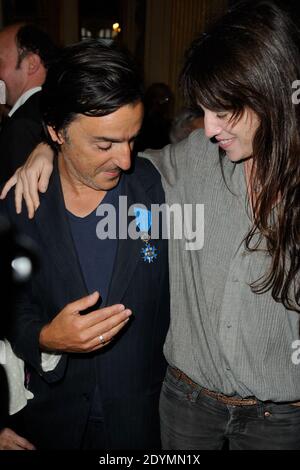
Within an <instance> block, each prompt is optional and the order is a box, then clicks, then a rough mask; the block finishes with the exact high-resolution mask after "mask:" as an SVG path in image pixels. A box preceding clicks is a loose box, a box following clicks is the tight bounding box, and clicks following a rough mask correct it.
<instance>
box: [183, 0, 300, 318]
mask: <svg viewBox="0 0 300 470" xmlns="http://www.w3.org/2000/svg"><path fill="white" fill-rule="evenodd" d="M296 80H300V36H299V32H298V29H297V27H296V26H295V24H294V23H293V22H292V21H291V19H290V18H289V17H288V16H287V14H286V13H285V12H283V11H282V10H281V9H280V8H278V7H277V6H276V5H274V3H271V2H265V1H261V2H256V3H255V2H253V3H251V4H249V2H248V3H244V4H240V5H239V6H238V7H236V8H235V9H233V10H231V11H229V12H228V13H227V14H226V15H225V16H224V17H223V18H221V20H219V22H218V23H217V24H216V25H215V26H214V27H213V28H212V29H211V31H210V32H208V33H207V34H204V35H202V36H201V37H200V38H199V39H197V40H196V41H195V42H194V43H193V44H192V46H191V48H190V50H189V51H188V53H187V56H186V61H185V65H184V68H183V72H182V75H181V84H182V86H183V90H184V93H185V95H186V97H188V98H189V100H190V101H191V103H192V104H194V105H199V104H201V105H202V106H204V107H206V108H208V109H211V110H213V111H221V110H230V111H233V119H239V117H240V116H241V115H242V113H243V112H244V110H245V108H247V107H248V108H251V109H252V110H253V111H254V112H255V113H256V114H257V115H258V117H259V119H260V125H259V127H258V129H257V131H256V133H255V136H254V140H253V170H252V173H251V177H250V184H251V187H252V188H259V192H258V197H257V199H256V201H253V204H254V205H253V226H252V228H251V230H250V232H249V233H248V235H247V236H246V238H245V242H246V246H247V248H248V249H249V250H257V249H259V245H260V243H254V240H255V238H254V235H255V234H257V233H259V234H260V241H261V240H262V239H263V238H264V239H265V240H266V243H267V250H268V252H269V254H270V256H271V266H270V269H269V270H268V272H266V273H265V275H264V276H263V277H262V278H260V279H258V280H257V281H256V282H254V283H253V284H252V285H251V288H252V290H253V291H254V292H256V293H263V292H266V291H269V290H271V293H272V297H273V298H274V299H275V300H276V301H278V302H282V303H283V304H284V306H285V307H286V308H287V309H291V310H295V311H298V312H300V304H299V301H300V275H299V273H300V107H299V105H298V104H297V96H296V95H297V90H295V89H293V86H295V85H297V83H295V81H296ZM293 84H294V85H293ZM299 84H300V82H299ZM298 88H299V86H298ZM295 100H296V101H295ZM293 101H294V102H293ZM299 101H300V100H299Z"/></svg>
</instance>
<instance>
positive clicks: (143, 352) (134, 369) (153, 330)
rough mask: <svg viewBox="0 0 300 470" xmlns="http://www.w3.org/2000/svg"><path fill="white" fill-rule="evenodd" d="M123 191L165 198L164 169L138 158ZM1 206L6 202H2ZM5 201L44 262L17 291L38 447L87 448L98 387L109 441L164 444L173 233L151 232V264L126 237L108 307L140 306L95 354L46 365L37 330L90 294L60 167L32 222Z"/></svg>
mask: <svg viewBox="0 0 300 470" xmlns="http://www.w3.org/2000/svg"><path fill="white" fill-rule="evenodd" d="M122 177H123V178H124V188H125V192H124V194H125V195H127V197H128V207H129V206H130V205H132V204H137V203H140V204H144V205H145V206H147V207H148V208H149V209H150V205H151V204H154V203H156V204H161V203H163V202H164V193H163V189H162V186H161V180H160V176H159V174H158V173H157V171H156V170H155V169H154V167H153V166H152V164H151V163H150V162H148V161H146V160H143V159H141V158H137V159H136V163H135V169H134V171H133V172H132V173H131V174H124V175H123V176H122ZM1 206H2V207H1ZM1 206H0V207H1V209H2V211H4V212H5V213H6V215H8V217H9V219H10V220H11V221H12V222H13V223H14V224H15V225H16V226H17V228H18V229H19V230H20V231H21V232H22V233H23V234H25V235H27V236H29V237H30V238H31V239H32V240H33V241H34V242H35V244H36V247H37V254H38V257H39V259H40V269H39V270H38V272H37V274H36V275H35V276H34V278H33V280H32V281H31V283H30V285H29V286H28V287H27V288H26V290H25V291H24V292H23V294H22V295H21V296H20V298H18V299H17V305H16V309H15V315H14V319H13V328H12V332H11V335H10V338H9V339H10V340H11V343H12V345H13V348H14V351H15V352H16V354H17V355H18V356H19V357H21V358H22V359H24V361H25V362H26V364H27V378H28V380H29V384H28V388H29V389H30V390H31V391H32V392H33V394H34V398H33V399H32V400H29V401H28V404H27V406H26V408H25V410H24V412H25V418H26V423H27V424H26V429H24V436H25V437H26V438H27V439H29V440H30V441H31V442H33V443H34V444H35V445H36V446H37V448H44V449H45V448H47V449H55V448H60V449H64V448H65V449H70V448H80V446H81V441H82V437H83V434H84V430H85V427H86V424H87V418H88V414H89V408H90V404H91V400H92V396H93V393H94V390H95V383H96V376H97V377H98V383H99V388H100V393H101V397H102V406H103V413H104V422H105V442H103V448H106V449H116V448H119V449H142V448H157V447H159V445H160V435H159V416H158V402H159V393H160V389H161V384H162V380H163V378H164V374H165V369H166V362H165V359H164V357H163V343H164V339H165V336H166V332H167V329H168V324H169V281H168V254H167V240H162V239H160V240H153V242H152V243H153V245H154V246H155V247H156V248H157V250H158V256H157V259H156V260H155V261H154V262H152V263H147V262H145V261H143V259H142V256H141V249H142V248H143V246H144V243H143V241H142V240H140V239H138V240H132V239H126V240H123V239H120V240H118V247H117V255H116V260H115V264H114V268H113V275H112V279H111V284H110V287H109V293H108V299H107V303H106V305H112V304H117V303H122V304H124V305H125V306H126V307H127V308H130V309H131V310H132V312H133V316H132V318H130V320H129V322H128V325H126V327H125V329H123V331H122V332H121V333H120V334H119V336H117V337H116V338H115V339H114V340H113V341H112V343H111V344H110V345H108V346H107V347H104V348H103V349H101V350H99V351H97V352H95V353H89V354H63V356H62V359H61V360H60V362H59V364H58V366H57V367H56V369H55V370H54V371H52V372H43V370H42V369H41V360H40V350H39V333H40V330H41V328H42V327H43V326H44V325H45V324H47V323H48V322H49V321H50V320H51V319H52V318H53V317H54V316H55V315H56V314H57V313H58V312H59V311H61V310H62V309H63V308H64V307H65V305H66V304H68V303H70V302H72V301H75V300H77V299H79V298H81V297H83V296H85V295H87V294H88V292H87V288H86V285H85V282H84V279H83V276H82V273H81V268H80V265H79V261H78V257H77V253H76V250H75V247H74V243H73V240H72V235H71V232H70V228H69V223H68V218H67V214H66V210H65V206H64V200H63V194H62V188H61V184H60V177H59V174H58V169H57V165H56V168H55V171H54V173H53V175H52V177H51V180H50V185H49V189H48V191H47V192H46V193H45V194H43V195H41V204H40V207H39V209H38V211H37V213H36V215H35V217H34V219H33V220H29V219H28V218H27V213H26V210H25V208H24V207H23V211H22V214H21V215H16V214H15V209H14V196H13V194H10V195H9V197H8V199H7V201H4V202H1Z"/></svg>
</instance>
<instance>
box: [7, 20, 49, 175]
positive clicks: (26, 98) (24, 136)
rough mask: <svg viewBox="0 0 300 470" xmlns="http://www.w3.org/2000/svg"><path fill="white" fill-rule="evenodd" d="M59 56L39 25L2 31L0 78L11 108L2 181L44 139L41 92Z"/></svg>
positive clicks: (18, 25) (11, 27) (25, 25)
mask: <svg viewBox="0 0 300 470" xmlns="http://www.w3.org/2000/svg"><path fill="white" fill-rule="evenodd" d="M56 55H57V48H56V47H55V46H54V44H53V43H52V41H51V39H50V38H49V36H48V35H47V34H46V33H44V32H43V31H41V30H40V29H38V28H37V27H36V26H33V25H29V24H19V23H18V24H13V25H10V26H7V27H6V28H4V29H2V31H0V80H2V81H3V82H4V83H5V94H6V105H7V106H9V107H10V111H9V112H8V118H7V119H6V120H5V123H4V124H3V126H2V129H1V132H0V183H1V182H4V181H5V180H6V179H7V178H8V177H10V176H11V175H12V174H13V173H14V172H15V170H16V169H17V168H18V167H19V166H20V165H22V163H23V162H24V160H25V158H26V156H27V155H28V152H29V153H30V152H31V151H32V150H33V149H34V147H35V146H36V145H37V143H39V142H40V141H41V135H42V132H43V128H42V117H41V112H40V94H41V93H40V92H41V89H42V85H43V83H44V81H45V79H46V75H47V70H48V67H49V65H50V63H51V62H52V61H53V60H54V58H55V57H56Z"/></svg>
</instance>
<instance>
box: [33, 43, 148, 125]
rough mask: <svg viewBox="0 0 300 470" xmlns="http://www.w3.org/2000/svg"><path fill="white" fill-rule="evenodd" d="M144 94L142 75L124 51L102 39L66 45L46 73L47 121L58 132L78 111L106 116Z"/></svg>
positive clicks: (45, 118)
mask: <svg viewBox="0 0 300 470" xmlns="http://www.w3.org/2000/svg"><path fill="white" fill-rule="evenodd" d="M142 96H143V89H142V84H141V80H140V76H139V74H138V72H137V69H136V66H135V64H134V62H133V61H132V59H131V57H130V56H129V55H128V54H127V53H126V52H125V51H122V50H120V49H118V48H117V47H116V46H115V45H106V44H104V43H103V42H102V41H100V40H86V41H82V42H80V43H77V44H72V45H71V46H68V47H66V48H65V49H64V50H63V51H62V53H61V54H60V56H59V58H58V59H57V60H56V62H55V63H54V64H53V65H52V66H51V68H50V70H49V72H48V74H47V79H46V82H45V84H44V86H43V91H42V99H41V106H42V113H43V118H44V123H45V125H50V126H52V127H53V128H54V129H55V130H56V132H58V131H60V130H64V129H65V128H66V127H67V126H68V125H69V124H70V123H71V122H72V121H73V120H74V119H75V118H76V115H78V114H84V115H85V116H105V115H107V114H111V113H113V112H114V111H116V110H117V109H119V108H120V107H122V106H124V105H127V104H131V103H135V102H137V101H139V100H141V99H142Z"/></svg>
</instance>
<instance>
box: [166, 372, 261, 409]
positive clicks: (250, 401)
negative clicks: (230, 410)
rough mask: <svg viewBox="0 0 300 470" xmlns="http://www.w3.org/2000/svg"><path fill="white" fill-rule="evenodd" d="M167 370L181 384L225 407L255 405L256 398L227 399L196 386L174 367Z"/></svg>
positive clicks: (220, 394)
mask: <svg viewBox="0 0 300 470" xmlns="http://www.w3.org/2000/svg"><path fill="white" fill-rule="evenodd" d="M169 370H170V371H171V373H172V375H173V376H174V377H176V379H178V380H183V382H185V383H187V384H188V385H191V386H192V387H193V388H197V389H200V392H201V393H203V395H207V396H209V397H212V398H215V399H216V400H218V401H220V402H221V403H224V404H225V405H232V406H253V405H257V399H256V398H235V397H228V396H227V395H223V394H222V393H217V392H213V391H212V390H208V389H207V388H203V387H200V385H198V384H196V383H195V382H193V381H192V379H190V378H189V377H188V376H187V375H186V374H184V372H182V371H181V370H179V369H175V368H174V367H170V366H169Z"/></svg>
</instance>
